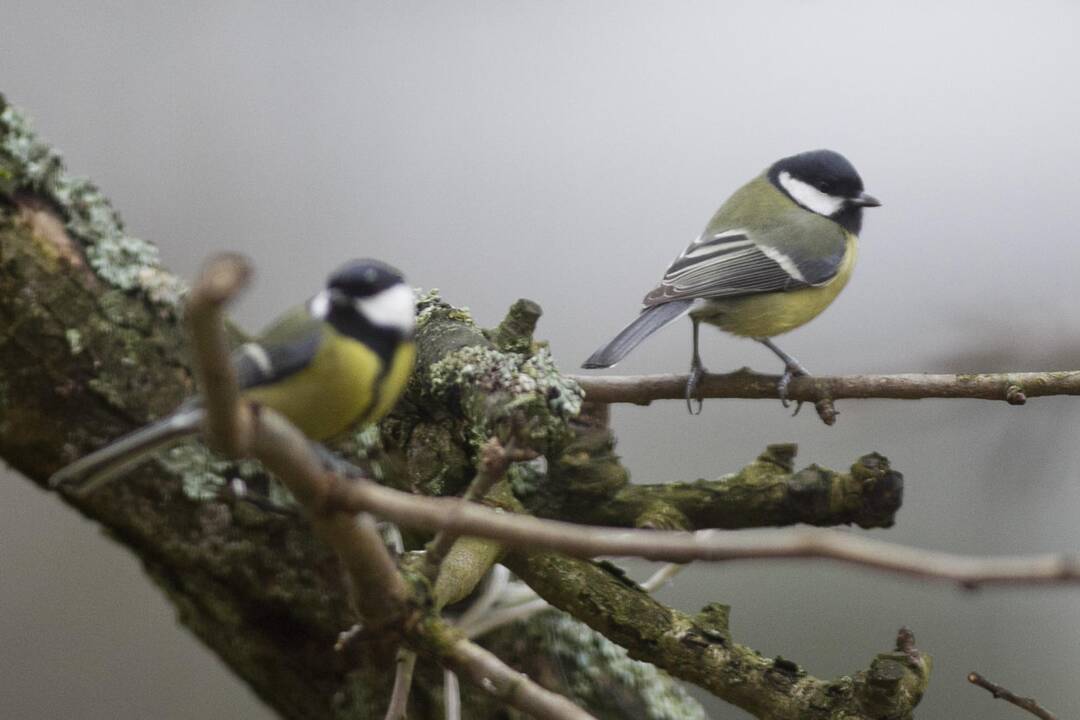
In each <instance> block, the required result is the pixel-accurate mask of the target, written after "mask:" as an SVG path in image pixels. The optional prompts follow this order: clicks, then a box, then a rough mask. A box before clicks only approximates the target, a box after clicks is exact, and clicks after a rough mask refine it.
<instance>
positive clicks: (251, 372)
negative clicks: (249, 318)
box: [232, 327, 322, 389]
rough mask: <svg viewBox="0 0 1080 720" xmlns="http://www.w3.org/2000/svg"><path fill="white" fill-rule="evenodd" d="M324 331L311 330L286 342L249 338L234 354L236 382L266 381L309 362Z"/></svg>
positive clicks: (242, 384)
mask: <svg viewBox="0 0 1080 720" xmlns="http://www.w3.org/2000/svg"><path fill="white" fill-rule="evenodd" d="M321 341H322V332H321V330H320V328H319V327H313V328H312V329H311V330H310V331H309V332H307V333H305V334H303V335H301V336H298V337H295V338H291V339H290V341H289V342H283V343H259V342H249V343H245V344H244V345H241V346H240V347H238V348H237V349H236V350H235V352H233V354H232V363H233V368H234V369H235V371H236V379H237V382H239V383H240V387H241V388H243V389H247V388H251V387H255V386H257V385H266V384H268V383H272V382H276V381H277V380H280V379H282V378H284V377H288V376H289V375H292V374H293V373H295V372H299V371H300V370H303V369H304V368H305V367H307V366H308V363H310V362H311V359H312V358H313V357H315V353H316V352H318V350H319V343H320V342H321Z"/></svg>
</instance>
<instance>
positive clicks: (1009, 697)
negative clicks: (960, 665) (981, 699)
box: [967, 672, 1057, 720]
mask: <svg viewBox="0 0 1080 720" xmlns="http://www.w3.org/2000/svg"><path fill="white" fill-rule="evenodd" d="M967 679H968V682H969V683H971V684H972V685H978V686H979V687H981V688H983V689H985V690H989V691H990V693H991V694H992V695H993V696H994V697H995V698H998V699H1001V700H1004V701H1005V702H1008V703H1012V704H1013V705H1015V706H1016V707H1018V708H1021V709H1023V710H1026V711H1028V712H1029V713H1031V714H1032V715H1034V716H1035V717H1038V718H1042V720H1057V716H1056V715H1054V713H1052V712H1050V711H1049V710H1047V709H1046V708H1044V707H1043V706H1042V705H1040V704H1039V703H1038V702H1036V701H1035V698H1029V697H1019V696H1018V695H1015V694H1013V693H1012V691H1010V690H1008V689H1006V688H1003V687H1001V686H1000V685H998V684H996V683H992V682H990V681H989V680H987V679H986V678H984V677H983V676H982V675H980V674H979V673H977V672H972V673H968V677H967Z"/></svg>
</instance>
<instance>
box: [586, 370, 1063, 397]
mask: <svg viewBox="0 0 1080 720" xmlns="http://www.w3.org/2000/svg"><path fill="white" fill-rule="evenodd" d="M571 379H573V380H574V381H576V382H577V383H578V384H579V385H580V386H581V388H582V389H583V390H584V391H585V397H586V398H587V399H588V400H589V401H590V402H597V403H635V404H637V405H648V404H649V403H650V402H652V401H653V400H682V399H684V398H685V396H686V380H687V376H686V375H623V376H619V375H606V376H601V375H573V376H571ZM779 379H780V377H779V376H778V375H763V374H760V373H755V372H751V371H749V370H739V371H737V372H733V373H725V374H720V375H706V376H705V377H704V378H702V380H701V382H700V383H699V384H698V387H697V391H696V392H697V393H698V395H699V396H700V397H702V398H776V397H778V395H777V391H776V385H777V382H778V381H779ZM1047 395H1080V371H1078V370H1064V371H1057V372H1026V373H1024V372H1021V373H985V374H979V375H974V374H973V375H947V374H941V375H930V374H921V373H907V374H901V375H845V376H835V377H825V376H817V375H811V376H805V377H797V378H795V379H794V380H792V381H791V385H789V386H788V391H787V396H788V398H789V399H791V400H798V401H803V402H817V401H819V400H824V399H833V400H840V399H844V398H894V399H898V400H918V399H922V398H975V399H981V400H1004V401H1005V402H1007V403H1009V404H1010V405H1023V404H1024V403H1025V402H1026V401H1027V399H1028V398H1030V397H1041V396H1047Z"/></svg>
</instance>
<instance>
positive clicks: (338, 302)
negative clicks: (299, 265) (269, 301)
mask: <svg viewBox="0 0 1080 720" xmlns="http://www.w3.org/2000/svg"><path fill="white" fill-rule="evenodd" d="M311 313H312V315H315V316H316V317H320V318H329V319H331V320H332V319H333V316H335V315H354V316H359V317H360V318H362V319H363V320H366V321H367V322H368V323H370V324H372V325H375V326H378V327H381V328H385V329H394V330H400V331H401V332H402V334H404V335H409V334H411V333H412V330H413V326H414V325H415V321H416V300H415V298H414V297H413V291H412V288H410V287H409V286H408V285H406V284H405V280H404V278H402V276H401V273H400V272H398V270H396V269H395V268H393V267H391V266H389V265H387V264H386V263H384V262H380V261H378V260H369V259H364V260H352V261H350V262H348V263H345V264H344V265H342V266H341V267H339V268H338V269H337V270H335V271H334V272H333V273H332V274H331V275H330V277H329V278H328V279H327V281H326V289H325V290H323V291H322V292H321V293H319V294H318V295H316V296H315V297H314V298H313V299H312V301H311Z"/></svg>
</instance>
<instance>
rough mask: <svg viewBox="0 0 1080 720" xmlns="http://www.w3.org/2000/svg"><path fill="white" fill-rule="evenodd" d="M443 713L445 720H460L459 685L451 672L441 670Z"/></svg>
mask: <svg viewBox="0 0 1080 720" xmlns="http://www.w3.org/2000/svg"><path fill="white" fill-rule="evenodd" d="M443 712H444V714H445V715H446V720H461V684H460V683H459V682H458V679H457V675H455V674H454V671H453V670H443Z"/></svg>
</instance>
